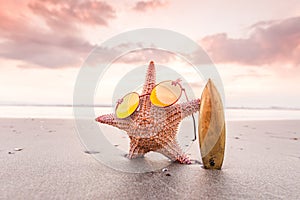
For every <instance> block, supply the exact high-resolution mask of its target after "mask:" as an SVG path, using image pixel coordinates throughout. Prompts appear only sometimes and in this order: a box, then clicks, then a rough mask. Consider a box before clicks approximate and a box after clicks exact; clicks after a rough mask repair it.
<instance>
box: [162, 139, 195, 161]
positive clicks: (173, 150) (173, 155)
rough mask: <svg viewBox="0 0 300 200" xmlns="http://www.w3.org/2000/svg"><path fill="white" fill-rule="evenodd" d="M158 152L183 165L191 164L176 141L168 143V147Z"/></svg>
mask: <svg viewBox="0 0 300 200" xmlns="http://www.w3.org/2000/svg"><path fill="white" fill-rule="evenodd" d="M157 152H159V153H161V154H163V155H165V156H166V157H168V158H169V159H171V160H172V161H178V162H179V163H181V164H191V161H190V159H189V158H188V156H187V155H185V154H184V153H183V152H182V150H181V148H180V146H179V144H178V143H177V141H176V140H175V139H174V140H172V141H171V142H168V143H167V145H166V146H164V147H163V148H161V149H159V150H157Z"/></svg>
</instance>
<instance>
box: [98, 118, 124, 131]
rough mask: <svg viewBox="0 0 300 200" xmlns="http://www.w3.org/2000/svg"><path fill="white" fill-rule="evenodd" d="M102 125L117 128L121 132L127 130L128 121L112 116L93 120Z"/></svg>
mask: <svg viewBox="0 0 300 200" xmlns="http://www.w3.org/2000/svg"><path fill="white" fill-rule="evenodd" d="M95 120H96V121H97V122H99V123H102V124H108V125H110V126H114V127H117V128H119V129H121V130H125V131H126V130H128V128H129V126H130V121H129V120H127V119H118V118H117V117H116V116H115V115H114V114H106V115H101V116H99V117H97V118H96V119H95Z"/></svg>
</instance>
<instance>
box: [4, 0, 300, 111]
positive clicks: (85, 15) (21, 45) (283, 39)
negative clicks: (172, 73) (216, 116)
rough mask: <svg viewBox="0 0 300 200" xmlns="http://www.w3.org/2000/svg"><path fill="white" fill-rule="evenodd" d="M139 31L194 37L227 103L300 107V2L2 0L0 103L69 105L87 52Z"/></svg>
mask: <svg viewBox="0 0 300 200" xmlns="http://www.w3.org/2000/svg"><path fill="white" fill-rule="evenodd" d="M121 2H122V3H121ZM138 28H162V29H169V30H172V31H176V32H178V33H181V34H183V35H185V36H187V37H189V38H190V39H192V40H194V41H195V42H197V43H198V44H199V45H200V46H201V47H202V48H203V49H204V50H205V51H206V52H207V54H208V55H209V56H210V58H211V59H212V61H213V62H214V64H215V66H216V67H217V69H218V71H219V73H220V76H221V79H222V81H223V85H224V89H225V95H226V106H230V107H232V106H234V107H240V106H244V107H270V106H279V107H293V108H294V107H296V108H300V103H299V102H300V101H299V100H300V92H299V91H300V78H299V75H300V3H299V0H289V1H286V0H253V1H244V0H226V1H225V0H224V1H220V0H210V1H208V0H190V1H180V0H172V1H171V0H146V1H139V0H137V1H135V0H124V1H117V0H111V1H96V0H85V1H83V0H66V1H59V0H10V1H5V0H0V104H72V103H73V91H74V84H75V81H76V77H77V74H78V72H79V70H80V67H81V66H82V64H83V63H84V61H85V59H86V58H87V56H88V55H89V53H90V52H91V51H92V50H93V49H94V48H95V47H97V45H101V43H102V42H104V41H106V40H107V39H109V38H111V37H112V36H115V35H117V34H120V33H123V32H124V31H129V30H133V29H138ZM107 53H109V52H107ZM150 57H151V53H150V54H149V53H148V55H147V56H141V54H139V58H140V59H141V58H145V60H144V61H142V62H144V63H145V64H146V63H148V62H149V60H148V58H150ZM153 57H154V58H156V59H157V60H154V61H155V62H156V63H158V64H160V63H161V62H163V61H166V60H168V58H164V59H162V58H160V57H157V55H156V56H155V55H153ZM139 61H141V60H139ZM124 62H127V64H128V65H129V64H130V65H135V64H136V63H135V62H134V60H133V61H132V60H130V62H129V60H128V59H127V60H126V59H125V61H124ZM173 62H174V60H173ZM123 64H126V63H123ZM164 64H165V63H164ZM120 66H121V65H120ZM115 79H116V78H115V77H112V78H111V79H109V80H111V82H115V81H116V80H115ZM191 81H192V80H191ZM110 87H113V86H111V85H109V84H108V85H107V90H111V89H112V88H110ZM104 93H105V91H104ZM100 96H102V97H103V98H104V99H105V101H104V102H106V103H109V102H107V100H108V99H109V98H105V97H104V96H105V95H103V93H102V95H100ZM99 101H100V100H99ZM96 103H98V102H96ZM102 103H103V102H102Z"/></svg>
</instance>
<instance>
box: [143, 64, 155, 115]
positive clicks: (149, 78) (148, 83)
mask: <svg viewBox="0 0 300 200" xmlns="http://www.w3.org/2000/svg"><path fill="white" fill-rule="evenodd" d="M155 79H156V73H155V66H154V62H153V61H151V62H150V64H149V66H148V70H147V74H146V79H145V83H144V87H143V91H142V95H145V96H142V97H140V110H141V111H142V112H144V114H147V112H149V110H150V107H151V102H150V95H149V94H150V92H151V91H152V89H153V88H154V86H155Z"/></svg>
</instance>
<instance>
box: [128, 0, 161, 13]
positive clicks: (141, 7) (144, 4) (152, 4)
mask: <svg viewBox="0 0 300 200" xmlns="http://www.w3.org/2000/svg"><path fill="white" fill-rule="evenodd" d="M165 5H166V2H162V1H160V0H150V1H138V2H137V3H136V4H135V6H134V8H133V9H134V10H136V11H147V10H149V9H155V8H159V7H163V6H165Z"/></svg>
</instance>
